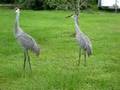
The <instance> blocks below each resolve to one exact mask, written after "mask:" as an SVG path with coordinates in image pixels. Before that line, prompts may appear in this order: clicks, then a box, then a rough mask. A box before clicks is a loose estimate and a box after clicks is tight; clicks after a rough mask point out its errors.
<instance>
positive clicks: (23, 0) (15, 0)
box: [0, 0, 98, 10]
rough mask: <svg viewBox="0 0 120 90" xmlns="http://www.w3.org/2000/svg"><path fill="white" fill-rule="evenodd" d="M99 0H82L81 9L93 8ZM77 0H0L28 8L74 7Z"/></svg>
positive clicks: (0, 1)
mask: <svg viewBox="0 0 120 90" xmlns="http://www.w3.org/2000/svg"><path fill="white" fill-rule="evenodd" d="M97 1H98V0H80V3H79V4H81V3H82V5H81V7H80V9H86V8H91V6H92V5H95V4H97ZM75 2H76V0H0V3H7V4H9V3H11V4H15V5H19V6H21V7H23V8H26V9H40V10H44V9H48V10H50V9H64V10H65V9H67V10H68V9H74V8H73V5H74V4H75Z"/></svg>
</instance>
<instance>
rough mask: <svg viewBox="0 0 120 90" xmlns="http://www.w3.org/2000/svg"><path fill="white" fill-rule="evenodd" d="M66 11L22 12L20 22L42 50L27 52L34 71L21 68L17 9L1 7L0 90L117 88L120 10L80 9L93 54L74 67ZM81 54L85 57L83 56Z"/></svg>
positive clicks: (70, 21)
mask: <svg viewBox="0 0 120 90" xmlns="http://www.w3.org/2000/svg"><path fill="white" fill-rule="evenodd" d="M70 13H71V12H68V11H31V10H24V11H21V17H20V24H21V27H22V28H23V30H24V31H25V32H27V33H28V34H30V35H31V36H32V37H34V38H35V40H36V41H37V43H38V44H39V45H40V47H41V55H40V56H39V57H36V56H35V55H34V54H33V53H31V52H30V56H31V63H32V73H30V70H29V67H28V66H27V69H26V72H25V76H24V72H23V51H22V49H21V48H20V46H19V44H18V43H17V42H16V40H15V38H14V35H13V28H14V22H15V12H14V10H9V9H0V90H120V14H114V13H105V12H97V13H86V12H84V13H81V15H80V18H79V21H80V27H81V30H82V31H83V32H84V33H85V34H87V35H88V36H89V37H90V39H91V41H92V44H93V55H92V56H91V57H90V58H88V60H87V67H84V65H83V63H84V62H83V60H81V64H80V66H77V65H76V64H77V60H78V50H79V49H78V45H77V43H76V40H75V38H74V32H75V31H74V21H73V19H71V18H69V19H65V16H67V15H69V14H70ZM82 59H83V58H82Z"/></svg>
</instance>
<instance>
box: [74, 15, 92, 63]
mask: <svg viewBox="0 0 120 90" xmlns="http://www.w3.org/2000/svg"><path fill="white" fill-rule="evenodd" d="M73 18H74V22H75V32H76V40H77V42H78V44H79V46H80V51H79V63H80V57H81V50H83V51H84V57H85V65H86V55H88V56H90V55H92V44H91V41H90V39H89V38H88V37H87V36H86V35H85V34H84V33H83V32H82V31H81V30H80V28H79V24H78V16H77V15H74V16H73ZM79 63H78V64H79Z"/></svg>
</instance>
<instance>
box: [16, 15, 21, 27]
mask: <svg viewBox="0 0 120 90" xmlns="http://www.w3.org/2000/svg"><path fill="white" fill-rule="evenodd" d="M19 16H20V13H16V20H15V27H16V28H17V27H19Z"/></svg>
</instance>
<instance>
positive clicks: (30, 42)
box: [17, 33, 39, 55]
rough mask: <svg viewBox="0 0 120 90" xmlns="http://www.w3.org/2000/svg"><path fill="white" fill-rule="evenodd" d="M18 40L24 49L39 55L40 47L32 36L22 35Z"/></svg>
mask: <svg viewBox="0 0 120 90" xmlns="http://www.w3.org/2000/svg"><path fill="white" fill-rule="evenodd" d="M17 40H18V42H19V43H20V44H21V46H22V47H23V48H24V49H30V50H32V51H33V52H34V53H36V55H39V47H38V45H37V43H36V41H35V40H34V39H33V38H32V37H31V36H30V35H28V34H26V33H22V34H20V35H19V36H17Z"/></svg>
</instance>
